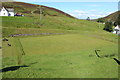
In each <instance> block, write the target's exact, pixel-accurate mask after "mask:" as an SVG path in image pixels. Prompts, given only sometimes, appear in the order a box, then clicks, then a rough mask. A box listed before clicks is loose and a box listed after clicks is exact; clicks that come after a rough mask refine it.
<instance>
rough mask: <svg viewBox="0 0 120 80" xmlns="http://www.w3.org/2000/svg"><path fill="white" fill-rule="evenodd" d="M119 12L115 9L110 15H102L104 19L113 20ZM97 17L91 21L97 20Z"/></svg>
mask: <svg viewBox="0 0 120 80" xmlns="http://www.w3.org/2000/svg"><path fill="white" fill-rule="evenodd" d="M119 14H120V11H116V12H114V13H111V14H110V15H108V16H106V17H103V19H104V20H105V21H112V22H115V21H116V20H117V17H118V15H119ZM97 20H98V19H94V20H92V21H97Z"/></svg>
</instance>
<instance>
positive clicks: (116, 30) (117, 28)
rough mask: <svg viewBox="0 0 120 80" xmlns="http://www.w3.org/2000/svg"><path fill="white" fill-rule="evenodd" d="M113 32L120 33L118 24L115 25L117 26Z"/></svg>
mask: <svg viewBox="0 0 120 80" xmlns="http://www.w3.org/2000/svg"><path fill="white" fill-rule="evenodd" d="M113 34H120V26H119V25H117V26H116V27H115V28H114V31H113Z"/></svg>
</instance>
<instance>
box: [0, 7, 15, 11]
mask: <svg viewBox="0 0 120 80" xmlns="http://www.w3.org/2000/svg"><path fill="white" fill-rule="evenodd" d="M2 9H3V7H0V11H1V10H2ZM5 9H6V10H7V11H8V12H14V9H13V8H5Z"/></svg>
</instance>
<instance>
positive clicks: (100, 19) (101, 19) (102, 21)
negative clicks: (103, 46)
mask: <svg viewBox="0 0 120 80" xmlns="http://www.w3.org/2000/svg"><path fill="white" fill-rule="evenodd" d="M97 22H101V23H104V22H105V19H103V18H99V19H98V20H97Z"/></svg>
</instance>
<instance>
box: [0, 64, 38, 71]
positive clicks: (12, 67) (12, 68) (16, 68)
mask: <svg viewBox="0 0 120 80" xmlns="http://www.w3.org/2000/svg"><path fill="white" fill-rule="evenodd" d="M36 63H38V62H33V63H30V64H28V65H22V66H11V67H6V68H3V69H0V72H8V71H15V70H18V69H19V68H23V67H30V66H31V65H33V64H36Z"/></svg>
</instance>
